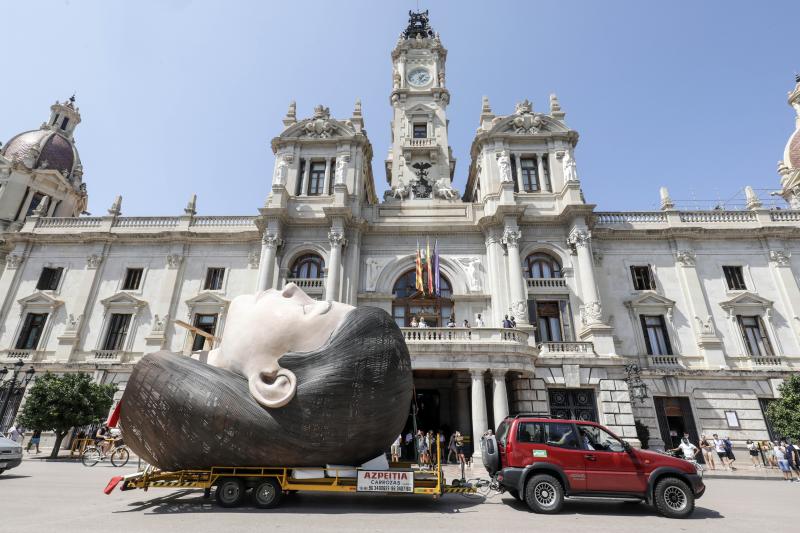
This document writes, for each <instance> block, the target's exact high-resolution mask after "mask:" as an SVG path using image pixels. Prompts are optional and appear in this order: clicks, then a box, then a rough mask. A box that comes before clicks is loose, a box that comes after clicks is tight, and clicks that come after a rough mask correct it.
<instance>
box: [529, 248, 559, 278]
mask: <svg viewBox="0 0 800 533" xmlns="http://www.w3.org/2000/svg"><path fill="white" fill-rule="evenodd" d="M522 268H524V269H525V277H526V278H560V277H561V264H559V262H558V261H557V260H556V259H555V258H554V257H553V256H551V255H548V254H544V253H535V254H531V255H529V256H528V257H526V258H525V262H524V263H523V265H522Z"/></svg>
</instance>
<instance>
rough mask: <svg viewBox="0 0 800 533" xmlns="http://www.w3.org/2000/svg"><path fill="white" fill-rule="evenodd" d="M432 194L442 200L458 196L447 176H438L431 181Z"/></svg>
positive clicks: (455, 198) (453, 198) (454, 198)
mask: <svg viewBox="0 0 800 533" xmlns="http://www.w3.org/2000/svg"><path fill="white" fill-rule="evenodd" d="M433 196H434V198H441V199H442V200H457V199H458V198H459V197H460V195H459V194H458V191H457V190H455V189H454V188H453V186H452V185H450V180H449V179H447V178H439V179H438V180H436V181H435V182H434V183H433Z"/></svg>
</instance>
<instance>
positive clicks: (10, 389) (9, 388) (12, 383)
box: [0, 360, 36, 432]
mask: <svg viewBox="0 0 800 533" xmlns="http://www.w3.org/2000/svg"><path fill="white" fill-rule="evenodd" d="M24 364H25V363H23V362H22V360H19V361H17V362H16V363H14V372H13V373H12V374H11V379H9V380H6V381H4V380H5V377H6V375H7V374H8V368H6V367H3V368H0V383H2V385H1V386H0V390H3V389H5V398H4V399H3V407H2V408H0V424H2V425H3V426H5V424H3V421H4V420H5V417H6V409H8V402H9V401H10V400H11V395H12V394H14V392H15V391H17V390H19V389H22V390H25V387H27V386H28V383H30V382H31V379H33V375H34V374H35V373H36V371H35V370H34V369H33V367H30V368H28V370H26V371H25V374H24V375H23V377H21V378H19V379H18V377H19V374H20V372H22V367H23V366H24ZM0 429H2V431H3V432H5V430H6V429H7V428H6V427H2V428H0Z"/></svg>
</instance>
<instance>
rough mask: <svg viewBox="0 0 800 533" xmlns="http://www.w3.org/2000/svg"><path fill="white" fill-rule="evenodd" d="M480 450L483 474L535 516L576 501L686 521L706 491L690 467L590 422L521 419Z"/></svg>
mask: <svg viewBox="0 0 800 533" xmlns="http://www.w3.org/2000/svg"><path fill="white" fill-rule="evenodd" d="M482 446H483V464H484V465H485V466H486V469H487V470H488V471H489V474H490V475H491V476H492V477H493V478H494V479H495V480H496V481H497V482H498V484H499V485H500V486H501V487H503V488H504V489H505V490H506V491H508V492H509V494H511V495H512V496H514V497H515V498H517V499H518V500H521V501H524V502H525V503H527V504H528V506H529V507H530V508H531V510H532V511H534V512H537V513H557V512H558V511H559V510H561V507H562V506H563V504H564V498H565V497H580V496H583V497H591V498H615V499H619V498H623V499H626V500H634V501H635V500H638V501H645V502H647V503H648V504H651V505H654V506H655V508H656V509H657V510H658V511H659V512H660V513H661V514H663V515H664V516H667V517H670V518H686V517H687V516H689V515H690V514H692V511H693V510H694V501H695V499H696V498H699V497H701V496H702V495H703V492H705V490H706V487H705V485H704V484H703V480H702V478H701V476H700V475H699V474H698V472H697V470H696V468H695V467H694V465H693V464H692V463H689V462H688V461H684V460H683V459H677V458H675V457H670V456H668V455H664V454H661V453H656V452H651V451H647V450H638V449H635V448H632V447H631V445H630V444H628V443H627V442H625V441H624V440H622V439H620V438H619V437H617V436H616V435H614V434H613V433H611V432H610V431H609V430H607V429H606V428H604V427H603V426H601V425H599V424H595V423H594V422H586V421H581V420H562V419H554V418H549V417H546V416H544V417H543V416H541V415H526V414H521V415H517V416H515V417H508V418H506V419H505V420H503V422H502V423H501V424H500V426H499V427H498V429H497V435H496V436H489V437H486V438H484V440H483V442H482Z"/></svg>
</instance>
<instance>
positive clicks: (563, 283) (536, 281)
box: [525, 278, 567, 289]
mask: <svg viewBox="0 0 800 533" xmlns="http://www.w3.org/2000/svg"><path fill="white" fill-rule="evenodd" d="M525 283H526V284H527V285H528V288H529V289H566V288H567V280H565V279H564V278H525Z"/></svg>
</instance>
